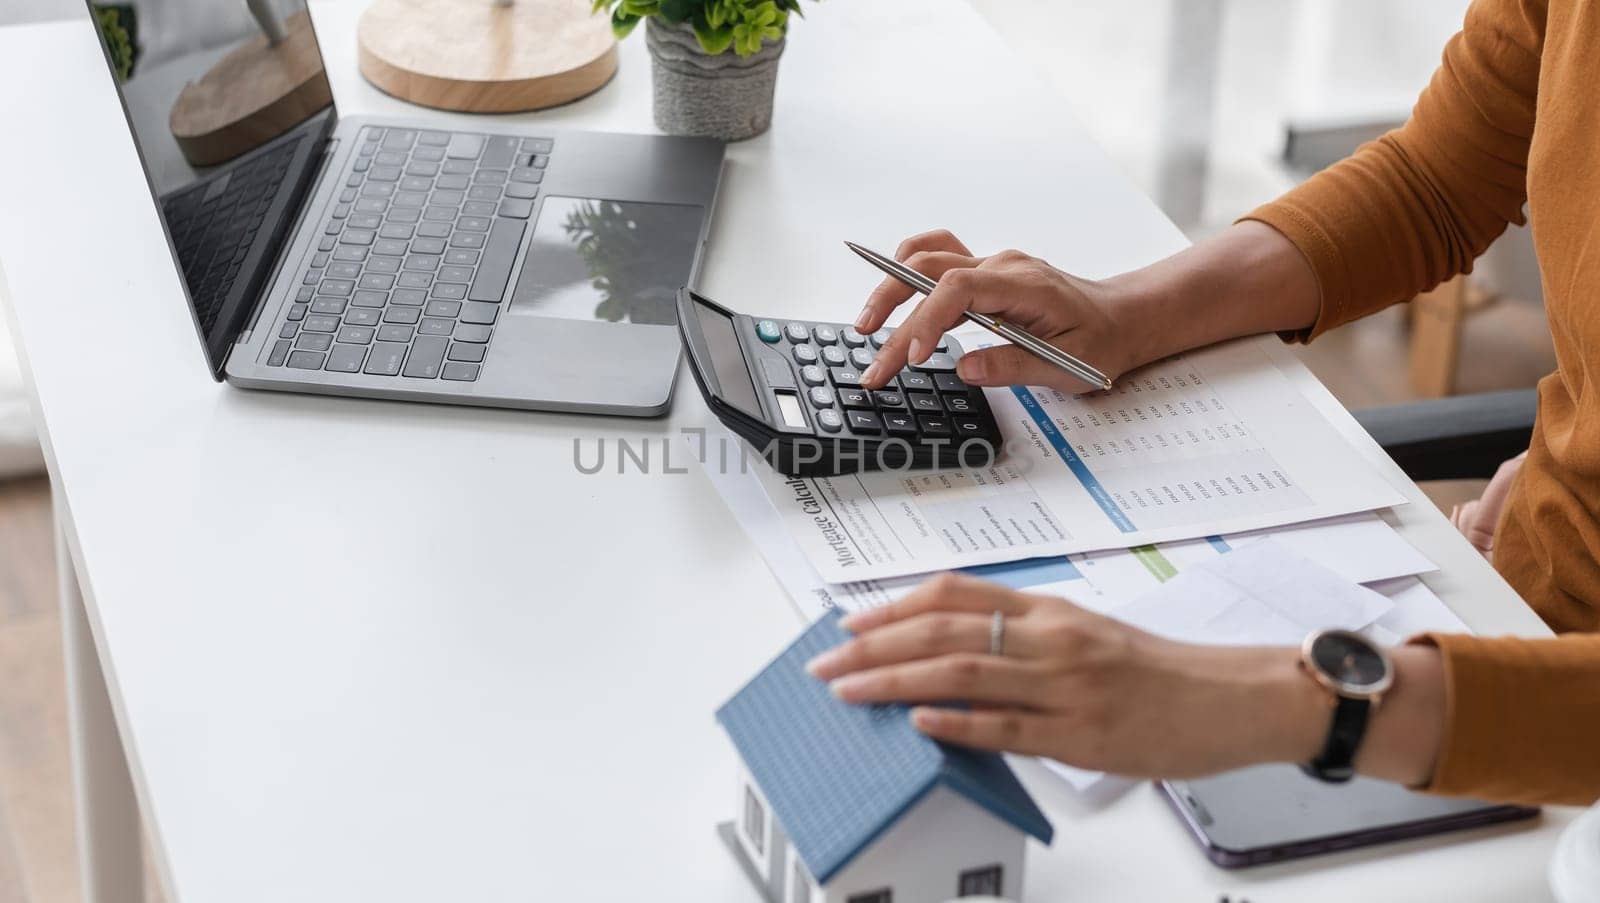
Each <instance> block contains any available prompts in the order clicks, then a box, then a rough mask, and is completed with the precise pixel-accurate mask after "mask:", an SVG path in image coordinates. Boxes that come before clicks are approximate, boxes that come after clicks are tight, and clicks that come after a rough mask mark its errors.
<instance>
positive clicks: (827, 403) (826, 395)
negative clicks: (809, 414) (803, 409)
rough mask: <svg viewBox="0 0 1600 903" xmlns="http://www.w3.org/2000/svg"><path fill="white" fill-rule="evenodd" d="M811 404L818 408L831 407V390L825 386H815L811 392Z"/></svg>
mask: <svg viewBox="0 0 1600 903" xmlns="http://www.w3.org/2000/svg"><path fill="white" fill-rule="evenodd" d="M811 403H812V404H814V405H816V406H817V407H819V408H831V407H833V390H832V389H830V388H828V387H827V386H816V387H815V388H813V389H812V390H811Z"/></svg>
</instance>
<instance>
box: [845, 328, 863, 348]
mask: <svg viewBox="0 0 1600 903" xmlns="http://www.w3.org/2000/svg"><path fill="white" fill-rule="evenodd" d="M839 337H840V338H841V339H844V343H845V344H846V345H849V346H850V347H851V348H860V347H861V346H862V345H865V344H867V337H866V336H864V335H862V334H861V333H859V332H856V331H855V329H853V328H851V327H849V326H846V327H845V328H844V331H843V332H841V333H839Z"/></svg>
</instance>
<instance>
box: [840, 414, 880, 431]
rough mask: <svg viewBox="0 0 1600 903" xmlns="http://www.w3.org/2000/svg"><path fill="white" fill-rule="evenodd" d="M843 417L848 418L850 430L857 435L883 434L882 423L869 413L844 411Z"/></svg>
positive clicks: (876, 416) (875, 415)
mask: <svg viewBox="0 0 1600 903" xmlns="http://www.w3.org/2000/svg"><path fill="white" fill-rule="evenodd" d="M845 416H847V417H849V418H850V429H851V430H853V431H855V432H857V433H881V432H883V422H882V421H880V420H879V419H878V415H877V414H874V413H872V412H871V411H846V412H845Z"/></svg>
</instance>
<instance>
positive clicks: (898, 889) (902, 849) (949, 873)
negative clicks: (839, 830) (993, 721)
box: [785, 787, 1027, 903]
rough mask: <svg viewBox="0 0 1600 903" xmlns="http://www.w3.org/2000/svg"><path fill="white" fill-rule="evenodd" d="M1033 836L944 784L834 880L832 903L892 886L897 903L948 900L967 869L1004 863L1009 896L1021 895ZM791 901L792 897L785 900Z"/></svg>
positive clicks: (830, 887) (829, 895)
mask: <svg viewBox="0 0 1600 903" xmlns="http://www.w3.org/2000/svg"><path fill="white" fill-rule="evenodd" d="M1026 844H1027V837H1026V836H1025V835H1024V834H1022V833H1021V832H1020V831H1018V830H1016V829H1015V828H1013V827H1011V826H1010V825H1007V824H1005V823H1004V822H1001V821H1000V820H999V819H997V818H995V817H994V816H993V815H990V814H989V813H988V811H987V810H984V809H982V808H979V807H978V806H977V805H976V804H975V803H973V802H971V801H970V800H968V799H967V798H966V797H964V796H961V795H960V794H958V793H955V792H953V791H950V790H946V789H945V788H943V787H938V788H935V789H934V790H933V792H931V793H929V794H928V796H927V798H925V799H924V800H923V801H922V803H920V804H919V805H918V806H917V807H916V808H915V809H913V810H912V811H911V812H910V813H909V814H908V815H906V816H905V817H904V818H902V819H901V820H900V822H899V824H897V825H895V826H894V827H892V828H890V829H889V830H888V831H887V832H886V833H885V834H884V835H883V836H882V837H880V838H878V841H877V842H876V843H874V844H873V845H872V846H871V847H869V848H867V849H866V850H865V851H864V852H862V853H861V855H860V856H858V857H856V859H855V860H854V861H853V862H851V863H850V864H849V865H848V866H846V867H845V868H844V870H843V871H842V872H840V873H839V874H837V875H835V876H834V877H833V880H832V881H829V882H828V886H827V888H826V893H825V894H824V899H825V900H826V901H827V903H846V901H847V900H848V899H849V898H850V896H851V895H852V894H859V893H865V892H867V891H872V890H877V889H878V888H881V887H884V886H886V885H887V886H890V887H892V888H893V890H894V903H942V901H945V900H950V899H952V898H954V897H955V896H956V890H957V883H956V882H957V879H958V877H959V875H960V874H961V872H963V871H965V870H967V869H971V868H979V867H982V866H986V865H991V864H994V863H999V864H1000V866H1001V867H1002V868H1003V869H1004V870H1005V871H1004V876H1003V880H1004V882H1005V886H1004V887H1003V888H1002V890H1003V891H1004V894H1003V895H1004V896H1005V897H1007V898H1009V899H1020V898H1021V896H1022V870H1023V863H1024V851H1025V849H1026ZM785 903H787V901H785Z"/></svg>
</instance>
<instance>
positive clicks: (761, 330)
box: [756, 320, 783, 345]
mask: <svg viewBox="0 0 1600 903" xmlns="http://www.w3.org/2000/svg"><path fill="white" fill-rule="evenodd" d="M756 335H758V336H760V337H761V341H763V342H766V343H767V344H769V345H770V344H772V343H773V342H776V341H778V340H779V339H781V338H783V333H781V332H779V331H778V324H776V323H774V322H772V321H771V320H760V321H757V323H756Z"/></svg>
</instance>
